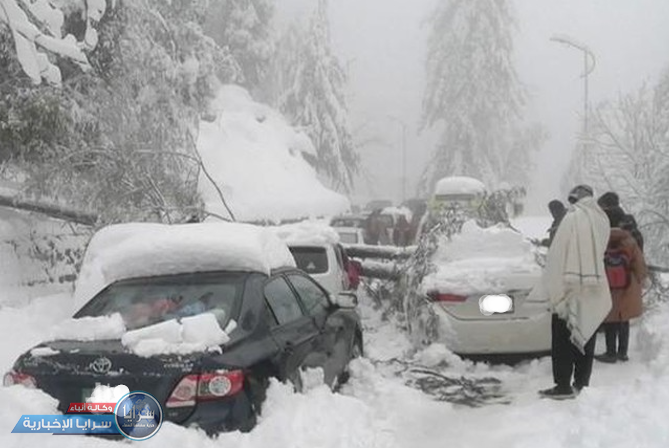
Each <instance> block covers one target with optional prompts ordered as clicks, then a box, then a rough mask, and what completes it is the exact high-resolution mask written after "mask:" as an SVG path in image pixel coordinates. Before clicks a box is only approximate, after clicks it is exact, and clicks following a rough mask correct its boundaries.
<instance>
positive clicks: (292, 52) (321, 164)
mask: <svg viewBox="0 0 669 448" xmlns="http://www.w3.org/2000/svg"><path fill="white" fill-rule="evenodd" d="M273 74H274V76H275V77H276V78H275V84H276V85H275V87H274V89H275V93H274V97H275V102H276V104H277V106H278V107H279V109H280V110H281V111H282V112H283V113H284V114H285V115H286V116H287V117H289V119H290V120H291V121H292V123H293V124H294V125H296V126H298V127H301V128H303V129H304V131H305V132H306V133H307V134H308V135H309V137H310V138H311V140H312V141H313V143H314V146H315V147H316V151H317V157H316V159H315V160H309V162H310V163H312V164H313V165H314V166H315V168H316V169H317V170H318V171H319V172H320V173H323V174H325V175H327V177H328V178H329V179H330V180H331V181H332V183H333V185H334V187H335V188H338V189H342V190H345V191H348V190H350V188H351V187H352V185H353V177H354V175H355V173H356V172H357V169H358V161H359V156H358V154H357V153H356V149H355V144H354V141H353V137H352V135H351V128H350V123H349V120H348V106H347V101H346V95H345V90H346V84H347V81H348V79H347V76H346V72H345V71H344V69H343V68H342V66H341V64H340V62H339V60H338V59H337V57H336V55H335V54H334V53H333V51H332V48H331V39H330V26H329V20H328V2H327V0H318V3H317V5H316V9H315V11H314V14H313V17H312V18H311V20H310V21H309V24H308V28H307V29H306V30H302V29H301V28H300V27H299V26H297V25H294V26H292V27H291V28H290V29H289V30H288V31H287V32H286V34H285V35H284V36H283V37H282V38H281V40H280V41H279V43H278V45H277V55H276V59H275V62H274V70H273Z"/></svg>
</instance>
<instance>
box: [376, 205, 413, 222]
mask: <svg viewBox="0 0 669 448" xmlns="http://www.w3.org/2000/svg"><path fill="white" fill-rule="evenodd" d="M381 214H382V215H392V216H393V217H394V218H399V217H400V216H401V215H404V217H405V218H406V219H407V221H411V217H412V215H413V214H412V213H411V210H409V209H408V208H406V207H386V208H384V209H383V210H381Z"/></svg>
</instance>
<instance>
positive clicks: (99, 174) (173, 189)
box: [0, 0, 241, 222]
mask: <svg viewBox="0 0 669 448" xmlns="http://www.w3.org/2000/svg"><path fill="white" fill-rule="evenodd" d="M208 5H209V1H208V0H172V1H170V2H165V1H163V0H133V1H124V2H118V3H117V4H116V7H115V8H111V9H108V10H107V12H106V14H105V15H104V16H103V17H102V18H101V20H100V22H99V23H98V24H97V26H96V28H97V32H98V39H97V40H98V42H97V46H96V47H95V49H94V50H93V51H90V52H89V54H88V55H87V56H88V61H89V63H90V67H91V68H90V69H89V70H88V71H86V72H82V71H81V70H79V69H78V67H76V65H75V64H72V62H70V60H69V59H68V58H59V57H54V59H53V61H52V63H54V64H56V65H57V66H58V69H59V70H60V72H61V73H62V86H61V87H60V88H55V87H53V86H50V85H45V84H44V83H43V84H41V85H33V83H32V82H31V80H30V77H28V76H27V75H26V74H24V72H23V71H22V70H21V64H20V60H19V58H18V56H17V53H16V51H15V50H14V48H13V45H12V42H13V41H12V34H11V31H10V29H9V28H8V27H7V26H3V24H2V23H0V62H2V64H0V73H2V74H3V75H5V74H6V75H7V76H6V77H2V78H0V79H2V82H0V93H1V94H2V101H0V122H1V123H3V124H4V125H3V126H0V163H3V164H5V165H11V166H12V167H15V170H16V171H18V172H20V173H21V174H22V175H23V180H24V181H25V185H26V186H27V187H29V191H31V192H32V193H36V194H43V195H48V196H49V197H50V198H54V197H56V198H57V199H58V200H61V201H63V202H66V203H68V204H71V205H74V206H76V207H77V208H85V209H90V210H91V211H92V212H94V213H96V214H99V215H100V216H101V220H102V222H114V221H124V220H156V219H160V220H167V221H172V220H174V219H182V218H183V217H184V216H186V215H188V214H190V213H191V212H193V211H194V209H195V211H197V210H199V208H200V202H199V199H198V196H197V181H198V174H199V168H200V164H199V162H198V155H197V152H196V150H195V137H196V136H195V135H194V129H196V128H197V125H198V123H199V119H200V114H201V112H203V111H204V110H205V109H206V106H207V104H208V100H209V99H210V98H211V97H212V96H213V95H214V93H215V92H216V91H217V88H218V82H219V81H218V79H220V80H221V81H222V82H234V81H236V80H238V79H240V77H241V73H240V72H239V67H238V64H237V63H236V62H235V60H234V58H233V57H232V55H231V53H230V51H229V50H228V49H226V48H221V47H220V46H218V45H217V44H216V42H214V40H213V39H211V38H210V37H208V36H206V35H205V34H204V32H203V30H202V25H203V24H204V22H205V18H206V17H207V7H208ZM61 27H62V32H63V34H71V35H72V36H74V38H75V39H76V40H79V41H81V40H82V39H84V37H85V35H86V33H87V31H86V30H87V26H86V22H85V21H83V20H82V15H81V14H79V13H77V11H76V10H73V11H70V13H66V14H64V20H63V23H62V25H61Z"/></svg>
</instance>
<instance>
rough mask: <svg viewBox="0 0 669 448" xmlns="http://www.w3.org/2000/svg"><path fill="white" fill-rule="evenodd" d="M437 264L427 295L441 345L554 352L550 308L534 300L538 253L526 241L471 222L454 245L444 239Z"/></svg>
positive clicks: (471, 351) (463, 351)
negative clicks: (532, 293)
mask: <svg viewBox="0 0 669 448" xmlns="http://www.w3.org/2000/svg"><path fill="white" fill-rule="evenodd" d="M431 263H432V264H433V268H434V269H433V272H432V273H430V274H429V275H428V276H426V277H425V278H424V279H423V282H422V289H423V292H424V293H425V294H426V295H427V297H428V298H429V305H428V306H429V307H430V309H431V311H432V312H433V313H434V315H435V316H436V317H437V318H438V325H437V327H438V328H437V332H438V335H439V339H440V340H441V341H442V342H444V343H445V344H446V345H447V346H448V347H449V349H450V350H452V351H453V352H454V353H457V354H460V355H493V354H494V355H505V354H530V353H531V354H544V353H547V352H549V351H550V347H551V332H550V325H551V315H550V312H549V311H548V302H547V301H546V299H545V298H533V299H529V298H528V295H529V293H530V291H531V290H532V289H533V288H534V287H536V286H537V284H538V282H539V281H540V277H541V266H540V265H539V263H538V261H537V248H536V247H535V246H534V245H533V244H532V243H530V242H529V241H528V240H527V239H526V238H525V237H523V235H521V234H520V233H518V232H516V231H514V230H513V229H509V228H504V227H501V226H496V227H492V228H488V229H483V228H480V227H478V226H476V224H474V223H473V222H469V223H466V224H465V226H464V228H463V230H462V233H460V234H457V235H455V236H453V238H452V239H451V240H449V239H447V238H445V237H443V238H441V239H440V241H439V246H438V249H437V251H436V252H435V254H434V255H433V256H432V259H431ZM533 296H534V295H533Z"/></svg>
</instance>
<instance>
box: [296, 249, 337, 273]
mask: <svg viewBox="0 0 669 448" xmlns="http://www.w3.org/2000/svg"><path fill="white" fill-rule="evenodd" d="M290 251H291V252H292V254H293V258H295V264H297V267H298V268H300V269H302V270H303V271H304V272H306V273H307V274H325V273H326V272H328V271H329V270H330V267H329V265H328V256H327V253H326V251H325V248H324V247H291V248H290Z"/></svg>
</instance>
